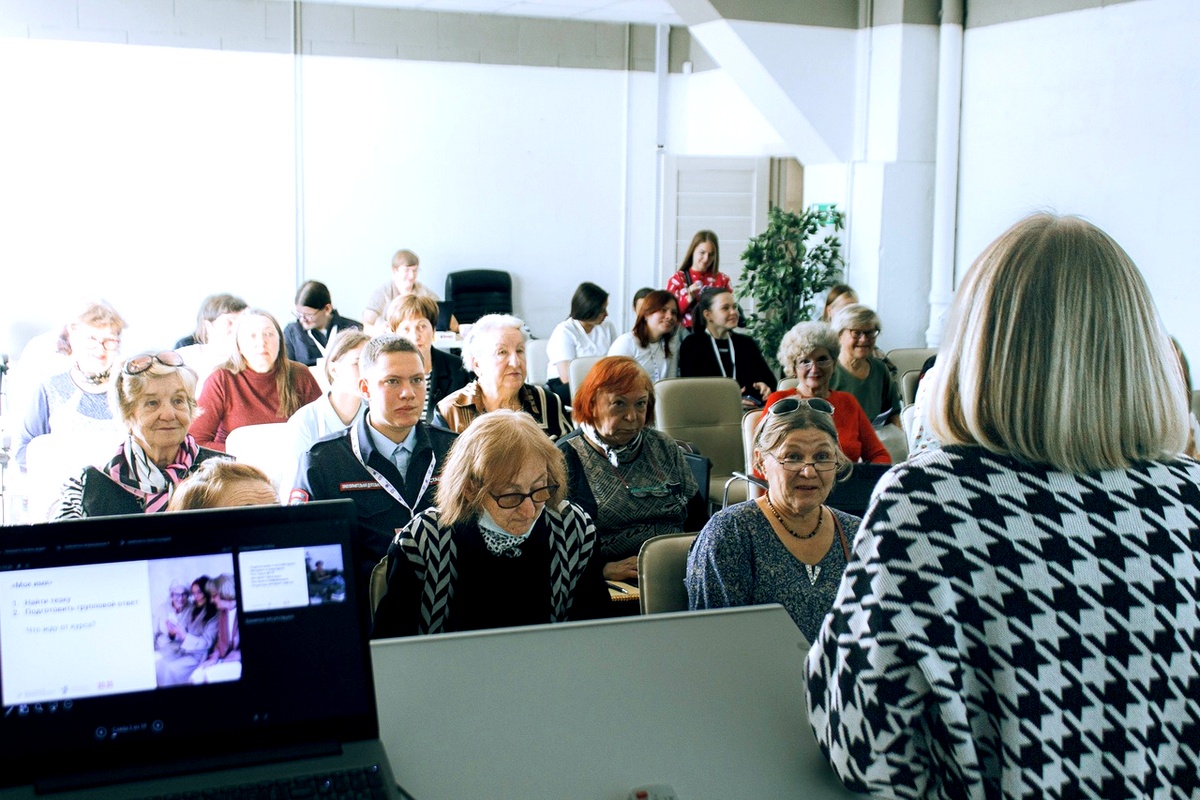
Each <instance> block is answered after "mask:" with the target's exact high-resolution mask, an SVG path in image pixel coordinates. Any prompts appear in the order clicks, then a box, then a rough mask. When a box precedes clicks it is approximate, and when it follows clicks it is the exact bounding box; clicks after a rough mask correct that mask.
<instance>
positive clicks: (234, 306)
mask: <svg viewBox="0 0 1200 800" xmlns="http://www.w3.org/2000/svg"><path fill="white" fill-rule="evenodd" d="M245 310H246V301H245V300H243V299H242V298H240V297H234V296H233V295H231V294H214V295H209V296H208V297H206V298H204V302H203V303H202V304H201V305H200V312H199V313H198V314H197V315H196V332H195V333H194V334H192V338H194V339H195V342H194V343H192V344H188V345H181V346H178V347H176V348H175V351H176V352H177V353H179V355H180V356H181V357H182V358H183V363H185V364H187V365H188V366H189V367H191V368H192V369H194V370H196V392H197V396H198V395H199V392H200V391H201V390H202V389H203V388H204V382H205V381H207V380H208V376H209V375H211V374H212V373H213V370H215V369H216V368H217V367H219V366H221V365H222V364H224V363H225V362H226V361H228V360H229V357H230V356H231V355H233V353H234V351H235V350H236V349H237V337H236V335H235V334H236V331H237V322H238V317H239V316H241V313H242V312H243V311H245Z"/></svg>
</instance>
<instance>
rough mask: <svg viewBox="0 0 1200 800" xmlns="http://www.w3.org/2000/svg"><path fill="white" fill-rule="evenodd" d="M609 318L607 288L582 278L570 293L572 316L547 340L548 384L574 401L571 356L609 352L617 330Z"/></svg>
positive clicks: (599, 354) (559, 324)
mask: <svg viewBox="0 0 1200 800" xmlns="http://www.w3.org/2000/svg"><path fill="white" fill-rule="evenodd" d="M607 319H608V292H606V291H604V289H601V288H600V287H599V286H597V285H596V284H594V283H588V282H586V281H585V282H583V283H581V284H579V288H578V289H576V290H575V294H574V296H572V297H571V316H569V317H567V318H566V319H565V320H563V321H562V322H560V323H558V325H556V326H554V330H553V332H551V334H550V338H549V340H547V342H546V357H547V358H548V359H549V362H550V363H549V365H548V368H547V370H546V374H547V375H549V376H550V380H549V381H547V384H546V385H547V386H549V387H550V389H551V390H552V391H553V392H554V393H555V394H557V395H558V396H559V397H561V398H562V400H563V402H564V403H566V404H567V405H570V404H571V390H570V388H569V387H568V385H567V384H569V383H570V380H571V378H570V366H571V359H573V358H583V357H585V356H602V355H605V354H607V353H608V348H609V347H610V346H611V345H612V343H613V339H615V338H617V332H616V330H614V329H613V325H612V323H611V322H608V321H607Z"/></svg>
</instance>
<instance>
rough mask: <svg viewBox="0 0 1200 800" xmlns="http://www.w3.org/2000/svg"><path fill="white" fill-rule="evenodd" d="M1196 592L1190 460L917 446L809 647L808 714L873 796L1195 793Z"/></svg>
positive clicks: (864, 532) (881, 497)
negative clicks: (1118, 461)
mask: <svg viewBox="0 0 1200 800" xmlns="http://www.w3.org/2000/svg"><path fill="white" fill-rule="evenodd" d="M1198 599H1200V464H1197V463H1196V462H1194V461H1191V460H1187V459H1180V460H1178V461H1175V462H1172V463H1168V464H1158V463H1155V464H1146V465H1141V466H1138V467H1136V468H1133V469H1129V470H1124V471H1108V472H1102V473H1098V474H1095V475H1091V476H1078V475H1071V474H1067V473H1063V472H1058V471H1056V470H1054V469H1051V468H1048V467H1039V466H1030V465H1026V464H1022V463H1020V462H1018V461H1016V460H1014V459H1011V458H1006V457H1002V456H997V455H994V454H990V453H987V452H985V451H983V450H981V449H979V448H968V447H948V448H946V449H945V450H942V451H935V452H930V453H927V454H924V455H922V456H919V457H918V458H916V459H914V460H913V461H911V462H909V463H908V464H905V465H901V466H899V467H897V468H896V469H894V470H892V471H891V472H890V473H888V475H886V476H885V477H884V478H883V480H882V481H881V482H880V484H879V487H878V488H877V490H876V495H875V498H874V503H873V505H872V508H871V510H870V511H869V512H868V514H867V516H866V518H865V519H864V520H863V525H862V527H861V528H860V529H859V533H858V536H857V537H856V539H855V543H854V552H853V554H852V558H851V562H850V564H849V566H848V568H847V570H846V574H845V577H844V579H843V582H842V585H841V587H840V590H839V593H838V597H837V600H836V601H835V603H834V606H833V610H832V612H831V614H830V616H829V617H827V618H826V619H825V623H824V625H823V626H822V628H821V632H820V635H819V636H818V639H817V641H816V642H815V643H814V644H813V647H812V650H811V651H810V653H809V656H808V679H809V692H808V703H809V713H810V720H811V723H812V727H813V730H814V732H815V733H816V736H817V740H818V741H819V742H820V744H821V747H822V749H823V750H824V751H825V753H826V756H827V757H828V758H829V760H830V762H831V764H832V765H833V767H834V769H835V771H836V772H837V773H838V774H839V775H840V776H841V778H842V780H843V782H844V783H846V784H847V786H849V787H851V788H853V789H857V790H860V791H870V792H872V793H874V794H876V795H878V796H881V797H938V798H951V797H953V798H960V797H972V798H993V797H1036V798H1066V797H1122V798H1131V797H1139V798H1141V797H1146V798H1149V797H1156V798H1159V797H1162V798H1167V797H1171V798H1184V797H1186V798H1200V779H1198V777H1197V774H1198V772H1200V615H1198Z"/></svg>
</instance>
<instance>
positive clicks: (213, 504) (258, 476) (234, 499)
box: [167, 458, 279, 511]
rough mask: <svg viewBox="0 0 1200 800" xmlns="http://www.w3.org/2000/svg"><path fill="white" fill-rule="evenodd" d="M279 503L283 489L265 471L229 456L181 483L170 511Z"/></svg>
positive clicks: (202, 467)
mask: <svg viewBox="0 0 1200 800" xmlns="http://www.w3.org/2000/svg"><path fill="white" fill-rule="evenodd" d="M275 505H279V490H278V489H277V488H276V487H275V484H274V483H272V482H271V479H270V478H268V477H267V475H266V473H265V472H263V471H262V470H261V469H259V468H258V467H252V466H250V465H249V464H239V463H238V462H236V461H233V460H231V459H228V458H213V459H210V460H208V461H205V462H204V463H203V464H201V465H200V466H199V467H197V468H196V469H195V470H193V472H192V474H191V475H189V476H188V477H187V479H186V480H183V481H181V482H180V484H179V486H177V487H176V488H175V493H174V494H173V495H171V500H170V502H169V503H167V511H192V510H195V509H200V508H237V507H239V506H275Z"/></svg>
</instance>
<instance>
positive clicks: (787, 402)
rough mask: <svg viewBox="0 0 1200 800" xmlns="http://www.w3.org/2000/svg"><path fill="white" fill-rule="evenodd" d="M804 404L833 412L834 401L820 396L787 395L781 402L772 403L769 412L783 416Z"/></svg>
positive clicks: (792, 412) (795, 410)
mask: <svg viewBox="0 0 1200 800" xmlns="http://www.w3.org/2000/svg"><path fill="white" fill-rule="evenodd" d="M802 405H805V406H808V407H809V408H811V409H812V410H813V411H819V412H820V413H822V414H833V403H830V402H829V401H828V400H822V399H821V398H820V397H808V398H804V397H785V398H783V399H782V400H780V401H779V402H777V403H774V404H772V406H771V408H770V409H769V410H768V411H767V413H768V414H774V415H775V416H777V417H782V416H783V415H785V414H794V413H795V412H797V411H799V410H800V406H802Z"/></svg>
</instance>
